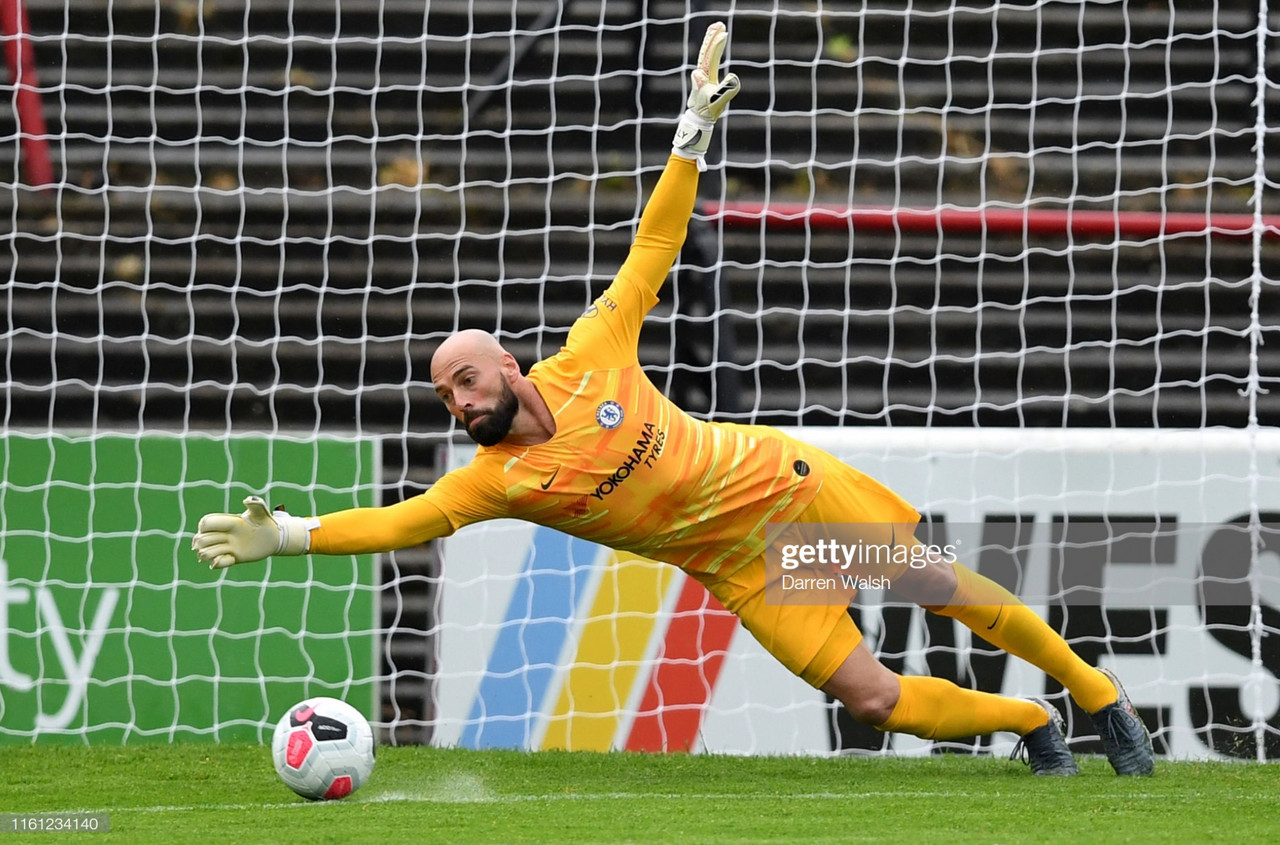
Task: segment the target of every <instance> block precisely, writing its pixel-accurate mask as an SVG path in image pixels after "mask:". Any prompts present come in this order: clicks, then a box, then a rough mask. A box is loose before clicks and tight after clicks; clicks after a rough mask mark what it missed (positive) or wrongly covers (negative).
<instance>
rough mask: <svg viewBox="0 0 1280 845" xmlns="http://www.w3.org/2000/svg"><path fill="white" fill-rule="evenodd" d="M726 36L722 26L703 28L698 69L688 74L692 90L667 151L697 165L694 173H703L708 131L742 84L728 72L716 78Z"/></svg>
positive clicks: (705, 166)
mask: <svg viewBox="0 0 1280 845" xmlns="http://www.w3.org/2000/svg"><path fill="white" fill-rule="evenodd" d="M728 41H729V33H728V31H727V30H726V29H725V26H724V24H723V23H719V22H716V23H713V24H712V25H711V26H709V27H707V34H706V37H704V38H703V39H702V49H701V50H699V51H698V66H697V67H696V68H694V69H693V73H692V74H690V77H691V79H692V80H693V90H692V91H690V92H689V101H688V103H687V105H688V108H687V109H685V112H684V116H683V117H681V118H680V124H679V126H677V127H676V137H675V138H674V139H673V140H672V142H671V152H673V153H675V154H676V155H678V156H680V157H681V158H687V159H692V160H693V161H696V162H697V163H698V170H706V169H707V162H706V159H705V158H704V156H706V154H707V148H708V147H710V146H711V130H712V129H713V128H714V127H715V124H716V120H718V119H719V117H720V115H721V114H723V113H724V110H725V109H726V108H728V106H729V101H730V100H732V99H733V98H734V97H736V96H737V94H738V91H739V89H741V87H742V83H741V82H739V81H738V75H737V74H734V73H730V74H728V75H726V76H725V78H724V79H723V80H721V79H720V57H721V56H722V55H724V48H725V44H726V43H728Z"/></svg>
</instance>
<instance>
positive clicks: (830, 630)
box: [689, 453, 920, 688]
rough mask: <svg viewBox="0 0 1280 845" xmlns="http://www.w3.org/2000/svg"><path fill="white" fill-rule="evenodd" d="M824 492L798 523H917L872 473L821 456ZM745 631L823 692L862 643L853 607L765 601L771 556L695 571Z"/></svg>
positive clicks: (693, 574)
mask: <svg viewBox="0 0 1280 845" xmlns="http://www.w3.org/2000/svg"><path fill="white" fill-rule="evenodd" d="M821 459H822V460H823V461H824V463H825V467H824V472H825V476H824V478H823V480H822V488H821V489H820V490H819V491H818V494H817V496H815V497H814V499H813V501H812V502H810V503H809V507H808V508H806V509H805V510H804V512H803V513H802V514H801V515H800V517H799V518H798V519H797V520H796V521H797V522H810V523H812V522H825V523H868V524H870V523H884V524H887V523H893V524H896V525H899V526H901V525H911V526H914V525H915V524H916V523H917V522H918V521H919V519H920V514H919V513H917V512H916V510H915V508H913V507H911V505H909V504H907V503H906V501H904V500H903V499H902V498H901V497H900V496H898V494H896V493H894V492H893V491H892V490H890V489H889V488H888V487H885V486H884V485H883V484H881V483H880V482H878V481H876V480H875V479H874V478H871V477H870V476H868V475H864V474H863V473H861V472H858V471H857V470H856V469H854V468H853V467H850V466H848V465H847V464H844V463H841V462H840V461H838V460H836V459H835V458H834V457H832V456H830V455H827V454H825V453H822V458H821ZM689 575H690V576H691V577H693V578H695V579H697V580H698V581H699V582H700V583H701V584H702V585H703V586H704V587H706V588H707V590H708V591H709V592H710V593H711V594H712V595H713V596H715V597H716V598H717V599H719V600H720V603H721V604H723V605H724V606H725V608H727V609H728V610H729V611H731V612H732V613H734V614H736V615H737V616H738V618H739V619H741V620H742V626H743V627H744V628H746V629H747V630H748V631H750V632H751V635H752V636H754V637H755V638H756V640H758V641H759V642H760V644H761V645H762V646H764V647H765V649H766V650H767V651H768V652H769V653H770V654H772V655H773V656H774V657H776V658H777V659H778V660H779V661H780V662H781V663H782V665H784V666H786V667H787V668H788V669H790V670H791V671H792V672H794V673H795V674H796V675H799V676H800V677H801V678H802V679H804V680H805V681H806V682H807V683H808V684H810V685H811V686H813V687H815V688H821V687H822V685H823V684H825V683H826V682H827V681H828V680H830V679H831V676H832V675H833V674H834V673H835V671H836V669H838V668H839V667H840V664H842V663H844V661H845V660H846V659H848V657H849V655H850V654H852V653H853V650H854V649H855V648H857V647H858V644H859V643H861V642H862V632H861V631H859V630H858V626H857V625H855V624H853V619H852V618H850V616H849V613H848V608H846V607H841V606H838V605H836V604H831V605H797V606H790V605H783V604H769V603H766V601H765V589H764V588H765V580H766V577H765V559H764V556H763V555H761V556H760V557H758V558H756V559H755V560H752V561H751V562H749V563H747V564H746V565H745V566H742V567H740V568H738V569H735V570H733V571H732V572H730V573H728V574H721V573H715V574H708V573H703V572H690V573H689Z"/></svg>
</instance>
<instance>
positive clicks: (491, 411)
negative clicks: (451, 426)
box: [462, 379, 520, 446]
mask: <svg viewBox="0 0 1280 845" xmlns="http://www.w3.org/2000/svg"><path fill="white" fill-rule="evenodd" d="M498 385H499V388H500V390H499V394H498V399H497V401H496V402H494V403H493V405H492V406H490V407H488V408H469V409H467V410H466V411H463V412H462V422H463V424H464V425H465V426H466V427H467V436H468V437H470V438H471V439H472V440H474V441H475V442H477V443H479V444H480V445H481V446H495V445H497V444H498V443H501V442H502V441H503V439H504V438H506V436H507V434H508V433H509V432H510V431H511V423H512V421H513V420H515V418H516V411H518V410H520V400H519V399H517V398H516V395H515V393H514V392H512V390H511V385H509V384H507V381H506V379H502V380H501V381H499V382H498Z"/></svg>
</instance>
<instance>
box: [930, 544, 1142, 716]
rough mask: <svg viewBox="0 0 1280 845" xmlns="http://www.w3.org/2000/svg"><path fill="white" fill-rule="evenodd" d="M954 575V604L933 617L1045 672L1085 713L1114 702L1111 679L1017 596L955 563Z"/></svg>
mask: <svg viewBox="0 0 1280 845" xmlns="http://www.w3.org/2000/svg"><path fill="white" fill-rule="evenodd" d="M955 570H956V581H957V586H956V593H955V595H954V596H953V597H952V599H951V604H949V605H947V606H946V607H942V608H931V610H933V612H935V613H937V614H939V615H941V616H950V617H951V618H953V619H958V620H960V622H962V623H963V624H964V625H965V626H967V627H968V628H969V629H970V630H971V631H973V632H974V633H975V634H977V635H978V636H980V637H982V638H983V639H984V640H986V641H987V642H989V643H991V644H992V645H994V646H996V647H997V648H1001V649H1004V650H1005V651H1006V652H1008V653H1009V654H1012V655H1014V656H1015V657H1020V658H1022V659H1023V660H1025V661H1027V662H1028V663H1030V664H1031V665H1032V666H1035V667H1037V668H1039V669H1041V670H1043V671H1044V672H1045V673H1046V674H1047V675H1049V677H1051V678H1053V679H1054V680H1056V681H1057V682H1058V683H1060V684H1062V685H1063V686H1064V687H1066V688H1067V690H1068V691H1070V693H1071V697H1072V698H1074V699H1075V700H1076V703H1077V704H1079V705H1080V706H1081V707H1082V708H1084V710H1085V712H1087V713H1093V712H1095V711H1097V710H1100V709H1102V708H1103V707H1105V706H1107V705H1108V704H1113V703H1115V701H1116V698H1117V695H1116V688H1115V685H1113V684H1112V683H1111V680H1110V679H1109V678H1107V676H1106V675H1104V674H1103V673H1102V672H1099V671H1098V670H1097V669H1095V668H1093V667H1092V666H1090V665H1089V664H1088V663H1085V662H1084V661H1083V660H1081V659H1080V656H1079V655H1077V654H1076V653H1075V652H1074V651H1072V650H1071V646H1069V645H1067V641H1066V640H1064V639H1063V638H1062V637H1061V636H1060V635H1059V634H1058V632H1057V631H1055V630H1053V629H1052V628H1050V627H1049V625H1048V623H1046V622H1045V621H1044V620H1043V619H1041V618H1040V617H1039V616H1037V615H1036V614H1035V613H1034V612H1032V610H1031V608H1029V607H1027V606H1026V605H1025V604H1023V603H1022V602H1021V600H1019V599H1018V597H1017V596H1015V595H1013V593H1011V592H1009V591H1008V590H1006V589H1005V588H1004V587H1001V586H1000V585H999V584H997V583H996V582H994V581H992V580H991V579H990V578H986V577H984V576H982V575H979V574H978V573H976V572H974V571H973V570H971V569H969V568H967V567H965V566H963V565H962V564H959V563H957V564H955Z"/></svg>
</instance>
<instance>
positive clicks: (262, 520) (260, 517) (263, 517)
mask: <svg viewBox="0 0 1280 845" xmlns="http://www.w3.org/2000/svg"><path fill="white" fill-rule="evenodd" d="M243 517H244V519H245V520H246V521H248V522H252V523H254V524H256V525H265V524H268V523H274V522H275V518H274V517H272V516H271V511H270V509H268V508H267V503H266V502H265V501H263V500H262V497H261V496H248V497H246V498H245V500H244V514H243Z"/></svg>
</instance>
